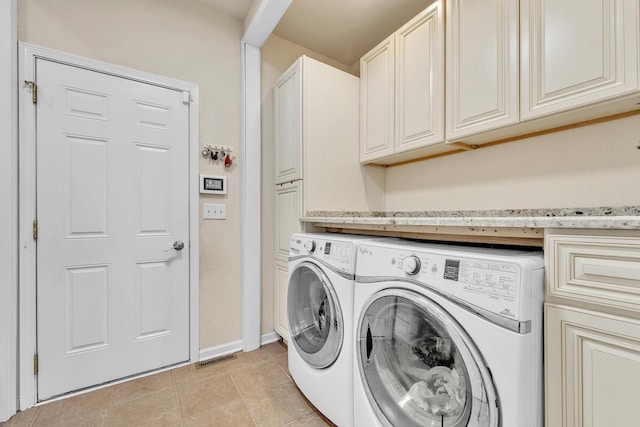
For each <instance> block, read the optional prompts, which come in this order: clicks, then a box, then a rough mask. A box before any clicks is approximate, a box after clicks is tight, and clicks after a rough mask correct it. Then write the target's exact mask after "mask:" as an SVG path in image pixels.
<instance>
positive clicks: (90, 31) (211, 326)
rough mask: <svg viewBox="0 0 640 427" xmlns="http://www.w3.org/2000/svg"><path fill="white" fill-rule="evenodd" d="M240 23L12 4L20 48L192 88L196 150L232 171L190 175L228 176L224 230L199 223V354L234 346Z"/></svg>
mask: <svg viewBox="0 0 640 427" xmlns="http://www.w3.org/2000/svg"><path fill="white" fill-rule="evenodd" d="M242 33H243V23H242V22H240V21H238V20H236V19H233V18H230V17H228V16H225V15H222V14H220V13H218V12H216V11H214V10H213V9H211V8H208V7H207V6H204V5H202V4H201V3H198V2H191V1H182V0H136V1H128V0H109V1H104V0H58V1H55V2H52V1H50V0H20V3H19V38H20V40H22V41H25V42H29V43H33V44H36V45H40V46H45V47H49V48H53V49H57V50H61V51H65V52H69V53H73V54H76V55H81V56H85V57H89V58H95V59H98V60H102V61H106V62H110V63H114V64H118V65H123V66H127V67H131V68H135V69H139V70H142V71H145V72H150V73H154V74H158V75H162V76H167V77H172V78H177V79H180V80H183V81H187V82H191V83H195V84H197V85H199V88H200V92H199V95H200V144H201V145H204V144H212V145H225V146H231V147H232V148H233V149H234V150H235V151H234V154H235V156H236V160H235V165H234V166H233V167H232V168H231V169H230V170H229V171H225V170H224V168H223V166H222V163H221V162H218V163H213V162H211V161H209V160H204V159H202V158H201V159H200V172H201V173H209V174H214V175H222V174H228V176H229V178H228V187H229V193H228V195H226V196H202V197H201V198H200V202H201V203H203V202H216V203H226V204H227V220H226V221H200V347H201V348H202V349H206V348H210V347H213V346H218V345H222V344H227V343H230V342H234V341H238V340H239V339H240V338H241V280H240V271H241V270H240V236H241V221H240V199H241V198H240V168H242V155H241V153H240V146H241V144H240V135H241V63H240V40H241V37H242Z"/></svg>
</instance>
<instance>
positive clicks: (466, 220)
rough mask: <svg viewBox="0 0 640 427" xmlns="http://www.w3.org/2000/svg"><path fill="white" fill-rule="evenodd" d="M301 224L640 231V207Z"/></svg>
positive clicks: (337, 218)
mask: <svg viewBox="0 0 640 427" xmlns="http://www.w3.org/2000/svg"><path fill="white" fill-rule="evenodd" d="M300 220H301V221H302V222H307V223H314V224H318V225H322V224H334V225H335V224H354V225H408V226H420V225H423V226H452V227H474V226H475V227H523V228H604V229H623V230H629V229H640V206H624V207H617V208H611V207H598V208H561V209H505V210H478V211H410V212H343V211H311V212H307V214H306V216H304V217H302V218H301V219H300Z"/></svg>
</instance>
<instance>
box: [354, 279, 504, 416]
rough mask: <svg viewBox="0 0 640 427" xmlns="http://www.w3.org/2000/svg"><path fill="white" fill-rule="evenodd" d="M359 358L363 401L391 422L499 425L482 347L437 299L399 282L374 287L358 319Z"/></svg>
mask: <svg viewBox="0 0 640 427" xmlns="http://www.w3.org/2000/svg"><path fill="white" fill-rule="evenodd" d="M356 353H357V359H358V366H359V370H360V377H361V379H362V383H363V385H364V389H365V392H366V394H367V397H368V398H369V403H370V404H371V406H372V407H373V409H374V411H375V412H376V414H377V416H378V418H379V420H380V422H381V423H382V424H384V425H391V426H403V427H409V426H416V427H417V426H433V427H436V426H437V427H441V426H448V427H453V426H455V427H463V426H483V427H485V426H498V425H499V409H498V396H497V394H496V391H495V387H494V385H493V382H492V379H491V375H490V373H489V372H488V370H487V368H486V365H485V363H484V360H483V358H482V355H481V354H480V353H479V352H478V350H477V348H476V346H475V345H474V343H473V341H472V340H471V339H470V338H469V336H468V335H467V334H466V332H465V331H464V330H463V329H462V328H461V326H460V325H459V324H458V322H456V320H455V319H454V318H453V317H452V316H451V315H450V314H449V313H448V312H446V311H445V310H444V309H443V308H442V307H441V306H439V305H438V304H437V303H435V302H434V301H433V300H431V299H430V298H428V297H426V296H425V295H422V294H418V293H415V292H412V291H408V290H403V289H386V290H384V291H381V292H378V293H376V294H375V295H374V296H373V297H372V298H371V299H370V300H369V302H368V303H367V304H366V305H365V307H364V310H363V313H361V316H360V320H359V322H358V350H357V352H356Z"/></svg>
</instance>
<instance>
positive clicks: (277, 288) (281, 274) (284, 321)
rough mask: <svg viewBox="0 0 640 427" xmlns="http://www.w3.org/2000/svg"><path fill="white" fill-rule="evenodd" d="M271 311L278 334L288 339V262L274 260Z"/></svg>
mask: <svg viewBox="0 0 640 427" xmlns="http://www.w3.org/2000/svg"><path fill="white" fill-rule="evenodd" d="M273 274H274V278H273V287H274V289H273V293H274V295H273V302H274V307H273V313H274V317H275V318H274V319H273V323H274V329H275V331H276V333H277V334H278V335H280V336H281V337H282V338H284V340H285V341H287V342H288V341H289V320H288V315H287V291H288V288H289V264H288V262H286V261H276V265H275V269H274V271H273Z"/></svg>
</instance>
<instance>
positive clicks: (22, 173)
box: [18, 42, 200, 410]
mask: <svg viewBox="0 0 640 427" xmlns="http://www.w3.org/2000/svg"><path fill="white" fill-rule="evenodd" d="M18 45H19V48H18V52H19V61H18V63H19V65H20V70H19V80H18V82H19V85H18V86H19V88H18V92H19V93H18V98H19V99H18V103H19V110H18V111H19V113H18V114H19V122H20V124H19V131H20V132H19V144H20V147H19V157H20V160H19V179H20V188H19V208H20V215H19V219H20V227H19V242H20V247H19V251H20V263H19V280H20V297H19V313H20V315H19V324H20V329H19V332H18V334H19V338H20V340H19V342H20V344H19V356H18V358H19V384H20V396H19V398H20V409H21V410H23V409H27V408H29V407H31V406H33V405H35V404H36V403H37V382H36V376H35V375H34V374H33V356H34V354H36V340H37V336H36V245H35V242H34V240H33V236H32V223H33V220H34V219H35V218H36V161H35V159H36V156H35V144H36V139H35V137H36V121H35V118H36V116H35V108H33V103H32V100H31V90H30V89H29V87H28V86H27V85H26V84H24V83H22V82H24V81H29V80H34V72H35V61H36V59H38V58H40V59H46V60H50V61H55V62H59V63H62V64H65V65H70V66H75V67H79V68H85V69H88V70H91V71H97V72H101V73H106V74H110V75H113V76H117V77H122V78H126V79H129V80H135V81H139V82H142V83H147V84H152V85H155V86H161V87H165V88H169V89H174V90H180V91H183V92H189V94H190V97H191V103H190V105H189V241H190V257H189V357H190V360H191V361H192V362H193V361H196V360H198V358H199V352H200V342H199V335H200V334H199V332H200V331H199V329H200V328H199V294H198V292H199V277H200V273H199V271H200V270H199V253H200V250H199V238H200V237H199V236H200V230H199V210H200V196H199V195H200V192H199V185H198V179H199V165H198V161H199V155H198V154H199V152H200V149H199V124H200V119H199V109H200V107H199V105H200V104H199V94H198V92H199V88H198V85H196V84H193V83H188V82H184V81H181V80H177V79H172V78H168V77H162V76H158V75H155V74H151V73H146V72H142V71H138V70H134V69H131V68H127V67H122V66H119V65H115V64H110V63H106V62H102V61H98V60H94V59H90V58H85V57H81V56H77V55H72V54H68V53H65V52H60V51H57V50H54V49H49V48H44V47H40V46H36V45H32V44H28V43H22V42H20V43H19V44H18Z"/></svg>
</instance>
